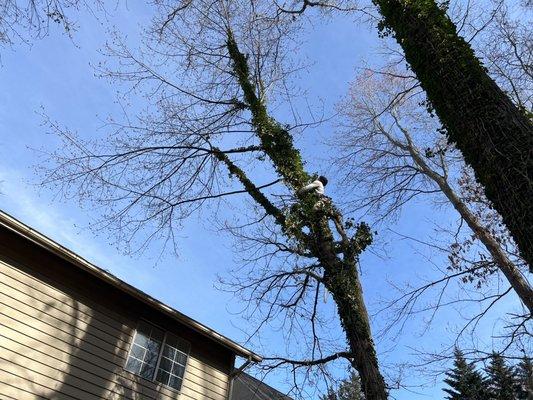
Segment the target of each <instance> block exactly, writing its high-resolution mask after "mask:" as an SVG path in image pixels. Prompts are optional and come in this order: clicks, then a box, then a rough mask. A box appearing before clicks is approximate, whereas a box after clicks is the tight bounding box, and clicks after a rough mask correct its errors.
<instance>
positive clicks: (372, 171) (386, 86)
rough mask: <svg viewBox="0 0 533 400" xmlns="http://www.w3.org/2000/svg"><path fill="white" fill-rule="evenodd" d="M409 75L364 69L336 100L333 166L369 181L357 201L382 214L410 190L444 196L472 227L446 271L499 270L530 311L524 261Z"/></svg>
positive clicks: (356, 183) (356, 182)
mask: <svg viewBox="0 0 533 400" xmlns="http://www.w3.org/2000/svg"><path fill="white" fill-rule="evenodd" d="M406 76H407V75H404V74H402V72H401V71H398V70H394V69H390V70H384V71H381V72H378V73H375V72H372V71H367V72H365V73H363V74H361V76H359V77H358V79H357V80H356V81H355V82H354V85H353V86H352V88H351V90H350V94H349V96H348V98H347V100H346V101H345V102H344V103H343V104H342V106H341V107H340V112H341V114H343V115H344V116H345V117H346V120H345V122H344V123H343V127H342V128H341V131H340V134H339V138H340V139H339V142H338V147H339V149H340V150H341V154H340V155H339V156H338V165H339V166H340V169H341V171H342V172H343V173H344V174H345V177H344V182H346V184H347V185H349V186H350V187H353V188H355V187H358V188H361V187H364V188H366V190H365V191H364V196H362V197H361V198H360V199H354V205H355V206H357V207H361V208H365V209H370V210H371V211H375V212H376V213H378V214H379V215H381V216H387V215H390V214H393V213H396V212H398V211H399V210H400V209H401V207H402V206H403V205H404V204H406V203H407V202H409V201H410V200H412V199H414V198H415V197H420V196H426V197H432V198H435V199H437V201H439V202H441V204H442V199H445V201H446V202H447V203H448V204H449V205H450V206H451V207H453V209H455V211H456V212H457V213H458V215H459V216H460V218H461V221H464V223H465V225H466V226H467V227H468V228H469V229H470V234H469V235H468V236H469V239H468V240H467V243H465V242H463V243H458V242H457V238H455V240H456V241H455V242H454V244H453V245H452V246H451V250H450V254H449V259H450V261H451V264H452V265H451V270H452V271H453V272H454V273H457V272H460V271H463V272H464V271H468V270H470V274H465V275H468V276H466V277H465V276H464V275H462V277H463V278H465V281H466V282H468V280H478V279H479V278H482V279H481V280H483V279H486V278H487V277H488V276H489V275H490V274H491V273H493V272H494V271H495V270H500V271H501V272H502V273H503V275H504V276H505V278H506V279H507V281H508V282H509V284H510V285H511V287H512V288H513V289H514V291H515V292H516V293H517V295H518V296H519V298H520V299H521V300H522V302H523V304H524V305H525V306H526V308H527V310H528V311H529V314H530V313H531V312H533V288H532V287H531V285H530V283H529V282H528V280H527V278H526V277H525V276H524V272H525V271H526V268H527V267H526V265H525V263H524V262H523V260H521V259H520V258H519V257H516V256H515V250H514V246H513V243H512V240H510V239H509V234H508V232H507V231H506V230H505V229H502V223H501V218H500V216H499V215H498V214H497V213H495V212H494V211H493V210H492V208H491V206H490V202H488V201H487V199H486V197H485V195H484V192H483V190H482V188H480V187H479V185H477V184H476V182H475V180H474V179H473V177H472V174H471V172H470V170H469V168H466V166H464V165H462V163H461V158H460V156H459V155H458V154H457V152H456V151H454V149H453V148H451V147H449V146H447V145H446V143H443V141H442V140H441V138H440V134H439V125H438V123H435V121H434V120H433V119H431V118H428V117H427V116H426V114H425V112H424V110H423V109H422V107H421V106H420V103H423V100H424V97H423V96H421V95H420V93H417V92H416V91H413V90H412V88H414V87H416V82H414V81H413V80H412V79H407V78H405V77H406ZM476 241H479V242H480V243H481V245H482V246H483V247H484V248H485V250H486V252H487V254H481V255H480V256H478V257H479V258H478V260H479V262H465V261H466V260H468V259H469V258H470V256H471V254H469V253H471V247H473V244H474V242H476ZM487 256H488V257H487ZM472 269H473V270H472ZM478 283H479V281H478ZM478 287H479V286H478Z"/></svg>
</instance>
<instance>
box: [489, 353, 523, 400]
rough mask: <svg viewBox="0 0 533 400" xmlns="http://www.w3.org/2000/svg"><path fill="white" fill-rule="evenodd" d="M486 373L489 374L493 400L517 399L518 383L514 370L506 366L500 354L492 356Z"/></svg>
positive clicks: (490, 392)
mask: <svg viewBox="0 0 533 400" xmlns="http://www.w3.org/2000/svg"><path fill="white" fill-rule="evenodd" d="M485 372H486V373H487V384H488V393H489V398H490V399H491V400H514V399H515V392H516V388H517V382H516V379H515V377H514V374H513V370H512V368H511V367H509V366H508V365H507V364H506V362H505V360H504V358H503V357H502V356H501V355H500V354H498V353H493V354H492V357H491V359H490V364H489V366H488V367H487V368H486V369H485Z"/></svg>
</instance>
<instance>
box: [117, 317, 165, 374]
mask: <svg viewBox="0 0 533 400" xmlns="http://www.w3.org/2000/svg"><path fill="white" fill-rule="evenodd" d="M162 335H163V332H162V331H161V330H160V329H158V328H156V327H155V326H152V325H150V324H148V323H147V322H144V321H141V322H139V326H138V328H137V331H136V332H135V337H134V339H133V345H132V347H131V351H130V354H129V357H128V362H127V363H126V367H125V369H126V370H128V371H130V372H133V373H134V374H138V375H141V376H142V377H143V378H146V379H150V380H152V379H153V377H154V372H155V367H156V364H157V359H158V357H159V350H160V349H161V338H162Z"/></svg>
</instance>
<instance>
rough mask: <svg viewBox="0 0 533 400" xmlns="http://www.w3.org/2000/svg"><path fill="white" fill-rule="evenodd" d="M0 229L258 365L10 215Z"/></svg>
mask: <svg viewBox="0 0 533 400" xmlns="http://www.w3.org/2000/svg"><path fill="white" fill-rule="evenodd" d="M0 226H3V227H5V228H7V229H9V230H11V231H13V232H15V233H16V234H18V235H20V236H22V237H24V238H25V239H27V240H30V241H31V242H33V243H35V244H36V245H38V246H40V247H42V248H44V249H46V250H47V251H49V252H51V253H53V254H55V255H57V256H59V257H61V258H63V259H64V260H66V261H68V262H70V263H71V264H73V265H74V266H76V267H78V268H80V269H82V270H84V271H87V272H89V273H90V274H92V275H94V276H96V277H97V278H99V279H101V280H102V281H105V282H108V283H110V284H111V285H113V286H115V287H116V288H118V289H120V290H121V291H123V292H124V293H127V294H129V295H131V296H133V297H135V298H137V299H139V300H141V301H142V302H144V303H146V304H148V305H149V306H151V307H152V308H154V309H156V310H158V311H160V312H162V313H164V314H166V315H168V316H169V317H171V318H173V319H175V320H177V321H179V322H181V323H183V324H185V325H187V326H188V327H190V328H192V329H194V330H195V331H197V332H198V333H200V334H202V335H204V336H207V337H209V338H211V339H212V340H214V341H215V342H217V343H219V344H221V345H223V346H225V347H226V348H228V349H230V350H232V351H233V352H234V353H235V354H236V355H238V356H241V357H245V358H247V359H249V360H251V361H256V362H260V361H261V360H262V358H261V356H259V355H258V354H256V353H254V352H252V351H251V350H248V349H246V348H244V347H242V346H241V345H239V344H238V343H236V342H234V341H233V340H231V339H229V338H227V337H225V336H223V335H221V334H220V333H218V332H216V331H214V330H213V329H211V328H209V327H207V326H205V325H204V324H202V323H200V322H198V321H195V320H194V319H192V318H190V317H188V316H187V315H185V314H183V313H181V312H179V311H177V310H175V309H173V308H172V307H170V306H168V305H166V304H164V303H162V302H160V301H159V300H157V299H155V298H153V297H151V296H149V295H148V294H146V293H144V292H143V291H141V290H139V289H137V288H135V287H133V286H131V285H130V284H128V283H126V282H124V281H123V280H121V279H119V278H117V277H116V276H114V275H113V274H111V273H109V272H107V271H105V270H104V269H102V268H100V267H97V266H96V265H94V264H92V263H90V262H89V261H87V260H85V259H84V258H83V257H81V256H79V255H78V254H76V253H74V252H73V251H71V250H69V249H67V248H66V247H64V246H62V245H60V244H59V243H57V242H55V241H53V240H52V239H50V238H49V237H47V236H45V235H43V234H42V233H40V232H38V231H36V230H35V229H33V228H31V227H30V226H28V225H26V224H24V223H22V222H20V221H19V220H17V219H16V218H14V217H12V216H11V215H9V214H7V213H5V212H3V211H0Z"/></svg>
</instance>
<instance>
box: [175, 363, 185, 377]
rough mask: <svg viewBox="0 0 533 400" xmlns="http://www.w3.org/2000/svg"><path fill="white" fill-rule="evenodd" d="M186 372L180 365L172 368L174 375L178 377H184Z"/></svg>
mask: <svg viewBox="0 0 533 400" xmlns="http://www.w3.org/2000/svg"><path fill="white" fill-rule="evenodd" d="M184 372H185V367H184V366H182V365H179V364H174V366H173V367H172V373H173V374H174V375H177V376H183V373H184Z"/></svg>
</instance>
